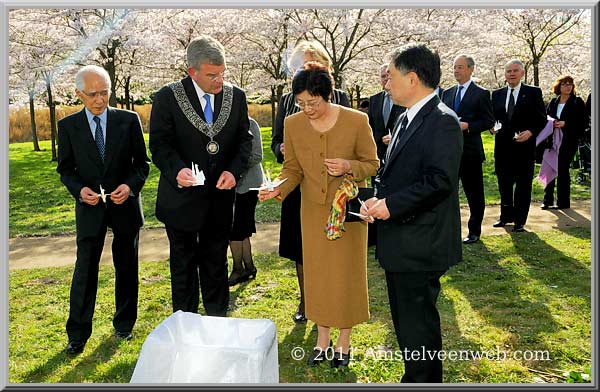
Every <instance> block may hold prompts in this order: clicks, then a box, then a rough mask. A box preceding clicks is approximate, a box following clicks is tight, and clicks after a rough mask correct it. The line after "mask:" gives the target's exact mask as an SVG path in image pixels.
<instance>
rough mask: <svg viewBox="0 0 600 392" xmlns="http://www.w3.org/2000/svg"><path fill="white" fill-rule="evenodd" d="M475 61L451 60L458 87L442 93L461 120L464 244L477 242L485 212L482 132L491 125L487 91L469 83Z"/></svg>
mask: <svg viewBox="0 0 600 392" xmlns="http://www.w3.org/2000/svg"><path fill="white" fill-rule="evenodd" d="M474 69H475V61H474V60H473V58H472V57H471V56H467V55H464V54H463V55H459V56H457V57H456V58H455V59H454V78H455V79H456V81H457V82H458V85H457V86H454V87H451V88H449V89H448V90H445V91H444V93H443V97H442V101H443V102H444V103H445V104H446V105H447V106H448V107H449V108H452V109H453V110H454V112H455V113H456V115H457V116H458V118H459V120H460V129H461V130H462V132H463V137H464V147H463V155H462V159H461V161H460V180H461V182H462V185H463V189H464V191H465V195H466V196H467V201H468V202H469V211H470V213H471V216H470V217H469V223H468V225H469V234H468V235H467V237H466V238H464V239H463V243H464V244H472V243H474V242H477V241H479V237H480V236H481V222H483V214H484V211H485V194H484V190H483V161H484V160H485V153H484V151H483V143H482V141H481V132H483V131H486V130H489V129H491V128H493V126H494V113H493V111H492V100H491V99H490V92H489V91H488V90H486V89H483V88H481V87H479V86H478V85H477V84H475V82H474V81H472V80H471V75H472V74H473V71H474Z"/></svg>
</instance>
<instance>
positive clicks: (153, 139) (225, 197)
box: [150, 36, 252, 316]
mask: <svg viewBox="0 0 600 392" xmlns="http://www.w3.org/2000/svg"><path fill="white" fill-rule="evenodd" d="M187 63H188V74H189V76H188V77H186V78H184V79H182V80H179V81H176V82H174V83H171V84H169V85H167V86H165V87H163V88H162V89H160V90H159V91H158V92H157V93H156V96H155V97H154V102H153V104H152V112H151V116H150V151H151V152H152V160H153V162H154V164H155V165H156V166H157V167H158V168H159V170H160V180H159V183H158V195H157V199H156V217H157V218H158V219H159V220H160V221H161V222H163V223H164V224H165V229H166V232H167V236H168V238H169V244H170V260H169V262H170V270H171V294H172V301H173V312H176V311H178V310H182V311H184V312H193V313H197V312H198V306H199V302H200V298H199V294H200V293H199V289H200V290H202V301H203V304H204V309H205V311H206V314H207V315H209V316H226V314H227V306H228V302H229V284H228V282H227V248H228V244H229V236H230V232H231V226H232V220H233V204H234V200H235V186H236V184H237V182H238V181H239V180H240V177H241V174H242V173H243V172H244V171H246V169H247V166H248V159H249V157H250V154H251V151H252V135H251V133H250V132H249V126H250V125H249V120H248V105H247V103H246V95H245V94H244V92H243V91H242V90H240V89H239V88H237V87H234V86H232V85H231V84H229V83H225V82H224V77H225V68H226V64H225V49H224V48H223V46H222V45H221V44H220V43H219V42H218V41H217V40H215V39H214V38H211V37H209V36H201V37H199V38H196V39H193V40H192V41H191V42H190V44H189V45H188V48H187ZM192 165H194V166H192ZM192 167H194V168H197V172H198V173H200V172H201V173H202V175H203V176H204V177H205V180H204V182H203V183H202V182H200V181H197V180H196V179H195V177H194V174H195V171H194V172H192Z"/></svg>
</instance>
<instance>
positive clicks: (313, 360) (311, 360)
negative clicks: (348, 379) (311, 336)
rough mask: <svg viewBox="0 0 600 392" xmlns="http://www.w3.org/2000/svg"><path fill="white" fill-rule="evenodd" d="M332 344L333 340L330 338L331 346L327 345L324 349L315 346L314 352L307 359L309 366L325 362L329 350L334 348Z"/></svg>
mask: <svg viewBox="0 0 600 392" xmlns="http://www.w3.org/2000/svg"><path fill="white" fill-rule="evenodd" d="M332 346H333V342H332V341H331V340H330V341H329V347H326V348H324V349H321V348H319V347H315V349H314V350H313V352H312V354H310V355H309V356H308V361H307V363H308V366H317V365H320V364H321V363H323V362H325V360H326V359H327V357H326V355H327V351H328V350H330V349H331V348H332Z"/></svg>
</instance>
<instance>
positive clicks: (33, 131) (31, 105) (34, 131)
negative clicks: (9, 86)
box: [29, 90, 41, 151]
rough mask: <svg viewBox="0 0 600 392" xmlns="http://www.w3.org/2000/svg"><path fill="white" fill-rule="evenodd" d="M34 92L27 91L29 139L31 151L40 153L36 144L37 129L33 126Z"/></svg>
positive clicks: (38, 145)
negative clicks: (29, 122) (31, 141)
mask: <svg viewBox="0 0 600 392" xmlns="http://www.w3.org/2000/svg"><path fill="white" fill-rule="evenodd" d="M34 97H35V92H34V91H33V90H30V91H29V118H30V119H31V139H32V140H33V151H41V150H40V144H39V143H38V136H37V127H36V125H35V104H34V101H33V98H34Z"/></svg>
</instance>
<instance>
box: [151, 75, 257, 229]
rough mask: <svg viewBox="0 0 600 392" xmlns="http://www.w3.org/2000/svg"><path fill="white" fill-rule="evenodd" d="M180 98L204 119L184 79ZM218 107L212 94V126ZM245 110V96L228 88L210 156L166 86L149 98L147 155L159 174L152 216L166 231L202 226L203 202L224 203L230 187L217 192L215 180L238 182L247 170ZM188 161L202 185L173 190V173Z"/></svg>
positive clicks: (190, 84)
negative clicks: (227, 176) (226, 175)
mask: <svg viewBox="0 0 600 392" xmlns="http://www.w3.org/2000/svg"><path fill="white" fill-rule="evenodd" d="M181 82H182V84H183V88H184V90H185V94H186V95H187V97H188V99H189V101H190V103H191V105H192V107H193V109H194V110H195V111H196V112H197V113H198V114H199V115H200V117H202V119H203V120H204V112H203V111H202V106H201V105H200V100H199V99H198V94H197V93H196V90H195V88H194V85H193V81H192V79H191V78H190V77H187V78H185V79H183V80H182V81H181ZM222 102H223V91H221V92H220V93H219V94H216V95H215V105H214V106H215V107H214V116H213V118H214V120H215V121H217V118H218V115H219V113H220V111H221V106H222ZM249 129H250V122H249V120H248V105H247V103H246V95H245V93H244V92H243V91H242V90H240V89H239V88H237V87H233V102H232V108H231V114H230V115H229V118H228V119H227V122H226V123H225V126H224V127H223V130H222V131H221V132H219V133H218V134H217V135H216V136H215V137H214V140H215V141H216V142H217V143H218V144H219V152H218V153H217V154H216V155H211V154H209V153H208V152H207V150H206V145H207V144H208V143H209V142H210V138H209V137H208V136H206V135H204V134H203V133H202V132H200V131H199V130H198V129H197V128H196V127H195V126H194V125H192V123H191V122H190V121H189V120H188V119H187V117H186V116H185V114H184V113H183V112H182V110H181V109H180V107H179V104H178V103H177V101H176V100H175V95H174V93H173V91H172V90H171V88H170V87H169V86H165V87H163V88H161V89H160V90H159V91H158V92H157V93H156V95H155V97H154V102H153V103H152V112H151V115H150V151H151V153H152V161H153V162H154V164H155V165H156V166H157V167H158V168H159V169H160V180H159V183H158V195H157V199H156V217H157V218H158V219H159V220H160V221H161V222H163V223H165V224H166V225H168V226H171V227H173V228H175V229H179V230H183V231H196V230H198V229H199V228H200V227H201V225H202V224H203V223H204V220H205V217H206V214H207V212H208V209H209V208H210V203H206V202H205V200H207V199H211V198H216V199H225V198H230V199H231V200H232V201H233V198H234V195H235V188H234V189H231V190H218V189H217V188H216V184H217V180H218V179H219V177H220V176H221V174H222V173H223V171H229V172H231V173H232V174H233V175H234V176H235V179H236V181H238V182H239V180H240V177H241V174H242V173H243V172H244V171H245V170H246V169H247V168H248V159H249V157H250V154H251V152H252V135H251V133H250V131H249ZM192 162H193V163H194V164H197V165H198V168H199V169H200V170H202V171H203V172H204V175H205V177H206V181H205V183H204V185H202V186H193V187H184V188H179V187H178V184H177V174H178V173H179V171H180V170H181V169H183V168H185V167H188V168H191V165H192Z"/></svg>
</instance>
